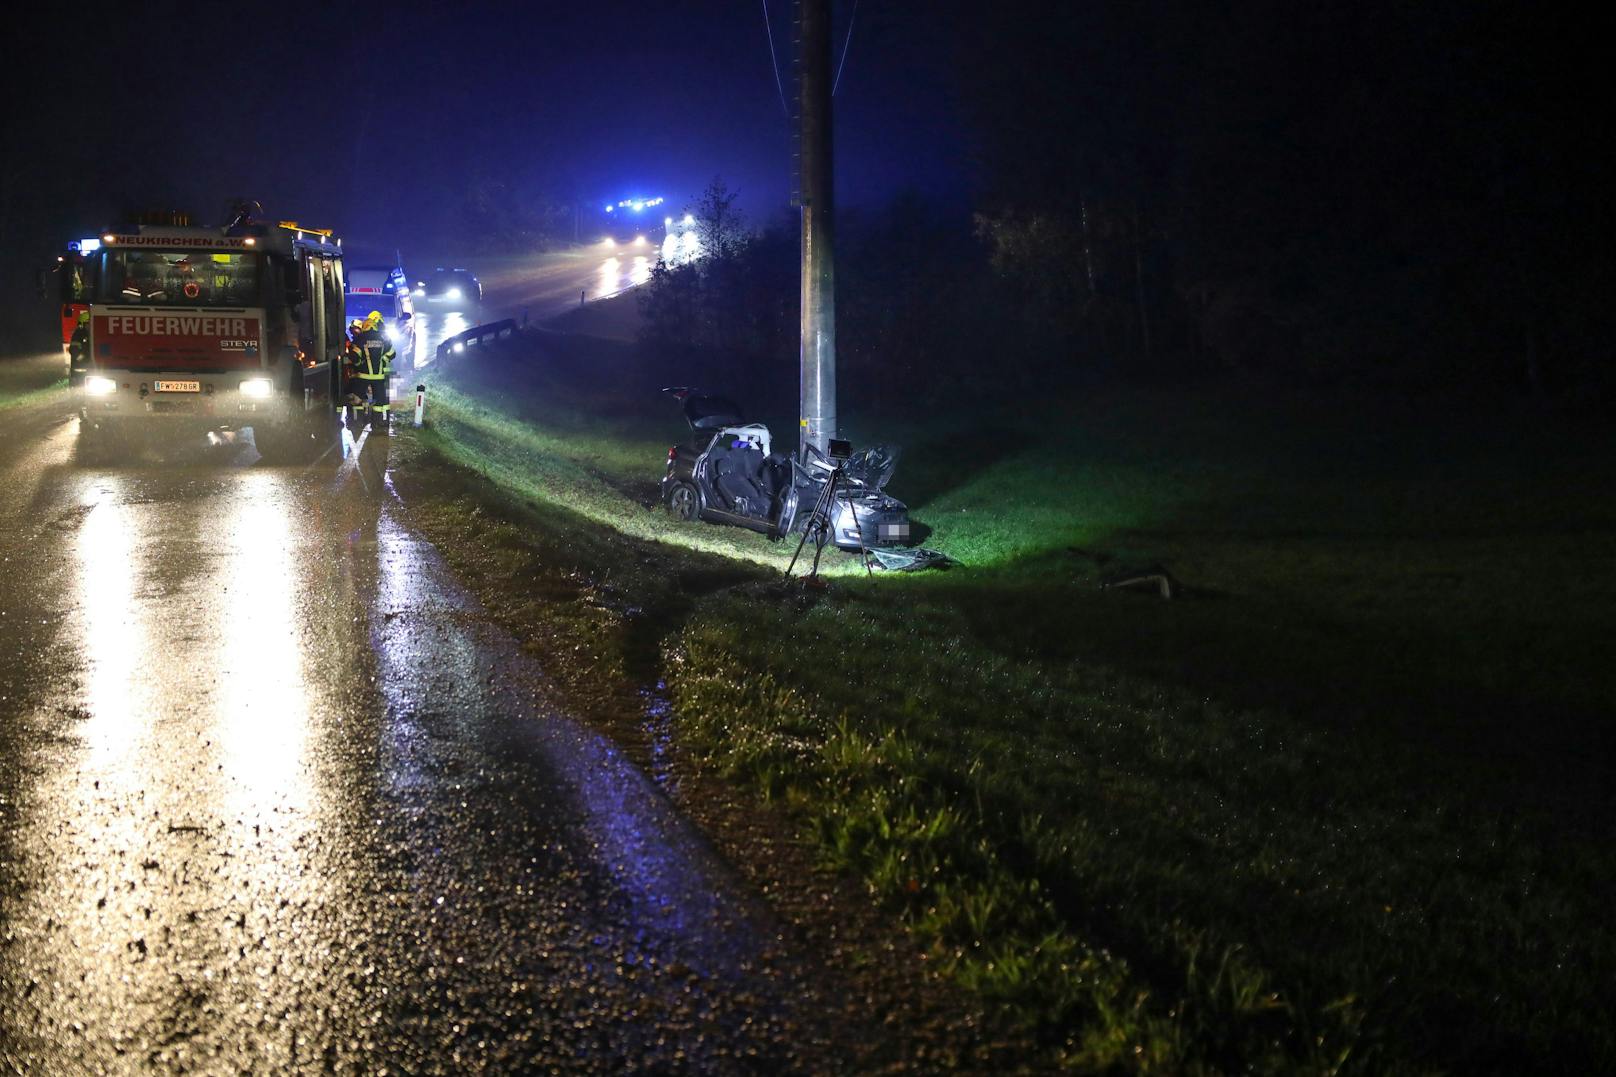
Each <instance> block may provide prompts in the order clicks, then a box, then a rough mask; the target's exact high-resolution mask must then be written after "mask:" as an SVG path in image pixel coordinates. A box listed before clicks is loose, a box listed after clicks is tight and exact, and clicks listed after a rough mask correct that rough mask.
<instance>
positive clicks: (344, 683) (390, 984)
mask: <svg viewBox="0 0 1616 1077" xmlns="http://www.w3.org/2000/svg"><path fill="white" fill-rule="evenodd" d="M45 361H54V359H53V358H52V359H51V360H45ZM0 414H3V416H4V420H5V421H4V422H3V423H0V656H3V664H0V1071H9V1070H16V1071H18V1072H86V1071H88V1072H98V1071H103V1070H105V1071H128V1070H131V1069H149V1068H157V1069H161V1070H165V1071H205V1072H238V1071H254V1072H270V1071H284V1070H288V1069H301V1068H307V1069H322V1070H323V1069H328V1068H335V1069H339V1070H346V1069H361V1070H366V1071H377V1070H381V1069H391V1070H395V1071H396V1070H403V1071H415V1072H422V1071H427V1072H430V1071H445V1072H448V1071H453V1072H464V1071H467V1070H473V1069H477V1068H483V1067H487V1068H493V1069H498V1070H501V1071H513V1070H531V1069H540V1070H544V1069H550V1068H556V1069H559V1070H563V1071H598V1072H623V1071H638V1072H703V1073H706V1072H759V1071H763V1070H773V1071H780V1072H823V1071H830V1070H836V1069H839V1068H841V1065H840V1064H839V1063H838V1062H837V1059H838V1057H839V1056H838V1055H837V1054H836V1051H837V1050H838V1041H843V1042H846V1041H848V1040H849V1038H850V1037H861V1036H863V1035H864V1033H863V1032H861V1031H859V1030H858V1029H857V1028H850V1027H847V1025H846V1023H845V1021H844V1020H843V1019H842V1018H840V1017H838V1018H836V1019H835V1022H834V1024H835V1026H836V1027H832V1024H833V1022H832V1020H830V1019H828V1018H826V1017H825V1016H824V1014H826V1013H827V1012H832V1011H836V1010H837V1009H838V1007H837V1006H835V1005H831V1004H829V999H828V996H829V995H830V994H832V993H834V992H835V991H836V990H837V989H836V988H835V987H834V986H827V978H826V977H825V976H824V975H823V974H822V973H821V972H819V971H817V970H816V967H815V966H814V965H813V964H812V962H811V960H809V959H808V958H806V957H804V956H803V955H799V954H794V953H793V952H791V948H790V946H789V945H788V944H786V943H784V942H782V941H781V940H782V937H783V935H782V930H781V928H780V926H779V925H778V924H776V923H775V922H774V921H773V920H772V919H771V918H770V916H769V914H768V913H767V911H766V910H765V909H764V907H763V906H762V905H761V903H760V902H759V901H758V900H757V899H756V898H755V897H754V896H753V895H752V894H751V893H749V892H748V891H747V890H746V888H745V887H744V885H743V884H741V883H740V882H739V881H738V879H737V877H736V875H735V874H734V873H733V871H732V870H731V869H730V868H729V867H728V866H727V865H726V864H724V863H723V862H721V860H720V859H719V858H718V857H717V856H716V855H715V854H713V853H712V852H711V851H710V849H709V847H708V846H707V845H706V844H705V842H704V841H703V840H702V839H701V838H700V837H699V836H698V835H697V834H695V833H694V832H693V831H692V829H691V828H690V827H689V826H688V825H686V824H685V823H684V822H683V821H682V820H681V819H680V818H679V817H678V816H677V814H676V813H675V812H674V811H673V810H672V809H671V808H670V806H669V804H668V803H667V801H665V800H664V799H663V797H662V796H661V794H660V793H659V792H658V790H657V789H656V788H655V786H654V784H653V783H652V782H651V781H650V780H648V779H647V778H646V777H644V776H643V775H642V774H641V773H640V772H638V771H637V770H636V769H635V768H634V767H632V766H631V765H630V764H629V763H628V762H627V761H626V760H625V759H624V758H623V756H622V755H621V754H620V753H619V752H618V751H617V750H616V749H615V747H614V746H613V745H611V744H610V743H609V742H606V741H604V740H602V739H601V738H599V737H597V736H595V735H593V734H591V733H589V732H588V731H586V730H584V729H583V728H581V727H580V726H578V725H576V724H574V723H573V722H571V721H569V720H568V719H567V718H566V717H565V716H564V715H562V714H559V713H558V712H557V711H556V709H555V708H554V707H553V706H552V705H551V704H550V703H549V702H548V699H549V698H550V694H549V692H548V689H547V687H546V682H545V678H544V675H543V672H542V671H541V670H538V669H536V668H534V666H533V664H532V663H531V662H530V661H529V660H528V659H527V658H526V657H524V656H523V655H522V654H521V652H520V651H519V650H518V649H517V648H516V647H515V646H514V645H513V642H512V641H511V640H510V639H509V638H508V637H505V636H503V635H502V634H501V633H500V632H499V631H497V630H496V629H494V628H492V627H491V626H490V625H489V624H488V623H487V622H486V621H485V619H484V618H483V617H482V616H481V615H480V613H479V610H478V608H477V606H476V603H475V601H474V600H473V599H471V598H470V597H469V596H468V595H467V594H466V593H465V592H464V591H463V590H461V589H460V588H459V587H458V586H457V585H456V583H455V582H454V581H453V579H451V578H450V577H449V576H448V574H447V571H446V570H445V568H444V567H443V565H442V563H441V562H440V560H439V559H438V557H437V555H436V553H435V551H434V550H433V549H432V548H431V547H430V546H429V545H428V544H426V543H425V542H424V541H423V540H422V539H420V538H419V537H417V536H416V535H414V534H413V533H412V532H411V531H410V529H409V527H408V525H407V523H406V522H405V520H406V518H407V510H405V509H404V508H402V507H401V505H400V503H399V501H398V500H397V498H396V495H395V494H394V493H393V492H392V490H391V485H390V482H389V479H388V466H389V461H388V456H389V452H388V448H389V447H388V443H387V441H386V439H383V438H377V437H363V438H361V439H360V441H359V442H358V444H357V445H356V446H355V448H354V451H352V452H350V453H349V454H348V455H347V456H346V458H342V457H339V456H337V455H335V454H333V455H331V456H328V457H327V458H326V459H324V460H321V461H320V462H318V463H317V464H315V465H313V466H309V467H301V468H274V467H268V466H265V465H263V464H262V463H260V462H259V461H258V459H257V453H256V451H255V450H254V449H253V448H252V447H251V444H250V439H247V438H245V437H244V438H243V439H242V440H241V441H240V442H239V443H235V442H231V443H226V444H223V445H216V446H208V445H205V444H203V443H202V442H200V441H199V440H198V441H194V442H191V443H187V444H185V445H183V446H179V447H172V446H171V447H168V448H165V449H164V450H163V451H162V452H151V451H140V452H134V453H131V454H130V456H129V457H128V458H127V459H125V460H122V461H120V462H119V463H118V464H117V465H116V466H106V465H91V464H89V463H86V462H81V461H80V460H79V459H78V456H77V453H76V441H77V420H76V419H74V418H72V417H70V415H69V413H68V407H67V406H66V404H65V403H64V402H63V401H61V400H56V401H48V402H45V403H43V404H37V405H30V406H28V407H24V408H17V409H12V410H11V411H8V412H5V413H0Z"/></svg>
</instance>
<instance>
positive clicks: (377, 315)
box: [365, 310, 382, 329]
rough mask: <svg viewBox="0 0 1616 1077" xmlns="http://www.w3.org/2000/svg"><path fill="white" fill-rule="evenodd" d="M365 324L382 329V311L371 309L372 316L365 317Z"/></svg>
mask: <svg viewBox="0 0 1616 1077" xmlns="http://www.w3.org/2000/svg"><path fill="white" fill-rule="evenodd" d="M365 324H366V325H368V326H370V327H372V328H374V329H380V328H381V327H382V312H381V311H379V310H373V311H371V312H370V317H368V318H366V319H365Z"/></svg>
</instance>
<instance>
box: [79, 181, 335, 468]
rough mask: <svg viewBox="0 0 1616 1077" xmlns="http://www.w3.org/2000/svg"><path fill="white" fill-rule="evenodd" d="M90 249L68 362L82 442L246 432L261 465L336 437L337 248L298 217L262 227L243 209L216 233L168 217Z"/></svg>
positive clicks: (122, 230) (112, 233) (124, 230)
mask: <svg viewBox="0 0 1616 1077" xmlns="http://www.w3.org/2000/svg"><path fill="white" fill-rule="evenodd" d="M100 241H101V242H100V249H99V250H96V251H94V252H92V253H89V254H86V255H84V258H85V262H86V268H87V279H88V282H89V289H90V295H89V298H90V304H89V315H90V317H89V324H88V333H87V334H83V336H84V339H83V340H82V341H80V344H81V345H82V359H80V360H77V361H75V362H74V365H75V367H76V368H77V369H76V370H75V372H74V373H75V376H74V379H73V381H74V385H73V390H74V392H76V393H77V394H78V395H79V398H80V400H79V405H80V416H81V418H82V419H83V423H82V425H81V431H82V435H83V436H85V437H87V438H89V439H91V441H92V442H94V441H96V440H101V439H109V438H114V437H116V436H117V435H118V434H119V433H126V432H129V431H130V430H131V428H133V427H136V426H143V427H145V428H148V429H149V428H151V427H153V426H156V425H158V424H167V425H183V424H185V423H187V422H189V423H192V424H195V425H199V426H207V427H209V428H225V427H230V428H240V427H252V430H253V440H254V442H255V443H256V444H257V446H258V451H259V452H260V453H261V454H262V455H263V456H265V457H266V458H269V459H280V458H294V457H296V456H298V455H300V454H303V453H305V452H306V453H310V454H312V453H314V452H317V451H319V450H320V449H321V448H323V447H324V446H325V445H327V444H329V443H330V442H331V441H333V440H334V439H335V438H336V436H337V435H338V433H339V430H338V422H337V411H338V409H339V407H340V404H341V400H342V395H341V389H342V370H341V366H342V359H343V340H344V336H343V333H344V329H345V326H344V321H343V288H342V246H341V241H340V240H334V239H333V238H332V235H331V233H330V232H329V231H327V230H324V229H318V228H308V227H305V226H303V225H300V224H298V223H297V222H295V221H281V222H279V223H278V224H268V223H261V222H259V221H256V220H254V219H253V217H252V214H251V212H250V211H249V209H248V208H245V207H243V208H241V209H239V210H238V211H237V212H236V213H235V215H234V217H233V218H232V220H231V222H230V223H229V224H227V225H226V226H224V227H222V228H205V227H193V226H191V225H190V223H189V221H188V220H187V219H186V218H184V217H183V216H181V215H179V214H171V215H165V216H164V218H162V219H158V220H155V221H154V220H153V219H152V218H147V219H146V221H145V222H143V223H140V224H135V225H128V226H122V227H117V228H113V229H111V230H109V231H107V232H106V233H105V234H103V235H102V236H101V237H100ZM73 350H74V349H73V346H72V344H70V346H69V352H70V354H71V353H72V352H73Z"/></svg>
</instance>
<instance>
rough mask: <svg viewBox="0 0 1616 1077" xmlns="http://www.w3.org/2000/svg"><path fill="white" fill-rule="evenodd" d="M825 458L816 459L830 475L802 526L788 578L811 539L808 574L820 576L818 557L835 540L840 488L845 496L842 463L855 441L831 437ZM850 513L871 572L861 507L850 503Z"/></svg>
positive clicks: (866, 565) (861, 551)
mask: <svg viewBox="0 0 1616 1077" xmlns="http://www.w3.org/2000/svg"><path fill="white" fill-rule="evenodd" d="M824 456H825V458H824V460H816V461H814V462H815V464H816V465H818V466H819V467H820V468H821V469H823V470H826V471H829V472H830V474H829V475H828V476H826V478H825V480H824V486H823V487H822V488H821V489H820V491H819V496H818V497H817V498H815V499H814V507H813V510H812V511H811V512H810V513H809V514H808V519H807V522H806V523H804V524H803V526H802V538H800V539H798V540H797V552H796V553H794V554H792V555H791V564H789V565H787V566H786V575H787V576H788V577H789V576H790V575H791V573H792V570H793V569H795V568H796V567H797V558H799V557H801V556H802V548H803V546H805V545H806V544H807V543H808V542H809V541H810V540H811V541H812V542H813V544H814V563H813V567H812V568H811V569H809V570H808V577H809V578H810V579H814V580H817V579H818V577H819V557H820V555H821V554H822V553H824V552H825V546H826V544H827V543H829V542H831V541H832V531H833V529H834V527H835V522H834V518H835V516H836V498H837V493H838V491H841V493H842V495H843V497H844V498H845V496H846V487H847V476H846V474H845V472H844V471H843V465H844V464H846V463H847V461H848V460H850V459H852V457H853V443H852V442H851V441H844V440H843V439H841V438H831V439H830V440H829V441H827V442H826V443H825V453H824ZM847 510H848V515H849V517H850V518H851V519H852V522H853V528H854V532H855V534H856V535H857V537H858V545H859V553H860V554H862V555H864V571H865V573H866V574H868V573H869V571H870V563H869V550H868V549H867V548H866V545H865V541H864V526H863V524H862V522H861V521H860V520H859V517H858V509H857V508H855V507H854V506H853V505H852V503H851V502H849V503H848V505H847Z"/></svg>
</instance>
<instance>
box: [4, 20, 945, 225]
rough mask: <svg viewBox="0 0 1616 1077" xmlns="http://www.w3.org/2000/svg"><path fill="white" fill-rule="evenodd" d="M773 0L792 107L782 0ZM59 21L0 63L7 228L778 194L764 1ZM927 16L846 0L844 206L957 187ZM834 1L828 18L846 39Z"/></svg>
mask: <svg viewBox="0 0 1616 1077" xmlns="http://www.w3.org/2000/svg"><path fill="white" fill-rule="evenodd" d="M770 8H771V15H772V17H773V18H772V23H773V27H774V33H775V48H776V51H777V55H778V57H779V61H780V65H781V77H782V79H783V80H784V84H785V88H786V92H787V94H788V96H789V94H790V92H791V81H790V80H791V67H790V59H791V57H790V49H791V21H792V11H791V3H790V0H774V2H773V3H772V4H771V5H770ZM73 10H74V12H75V17H74V19H73V20H72V22H71V25H69V24H68V23H66V22H63V23H60V24H48V25H40V26H37V27H36V29H35V30H34V31H33V32H32V33H31V34H25V35H23V36H24V38H27V39H31V40H32V41H34V42H35V43H36V44H37V45H38V46H39V47H38V48H33V49H29V50H28V51H27V52H25V53H23V54H21V55H14V56H13V57H12V58H11V63H12V66H11V68H10V71H9V75H8V77H9V78H12V79H15V80H17V81H18V83H19V90H18V92H19V93H20V94H21V95H22V96H23V97H25V98H27V99H29V100H31V101H32V102H34V103H35V104H36V105H37V107H35V108H30V109H28V110H25V111H24V112H23V113H21V114H19V115H13V116H12V117H10V119H9V120H8V126H9V127H10V128H11V132H10V133H8V135H7V137H6V139H5V150H6V159H7V165H6V167H7V172H8V175H7V181H8V190H7V195H8V201H9V205H8V206H7V217H8V224H10V225H11V227H12V228H13V229H14V228H16V227H17V226H18V225H19V223H20V222H21V221H24V220H31V219H37V217H38V215H40V214H42V213H43V214H46V215H48V216H49V217H51V218H52V219H53V221H55V222H59V224H60V226H61V227H63V228H65V229H67V230H68V231H76V230H77V229H78V225H77V224H75V223H73V222H77V221H82V223H83V225H84V226H85V227H86V228H89V229H93V228H95V227H99V225H98V223H97V222H98V221H100V220H102V219H103V218H104V217H105V216H106V215H108V214H112V213H115V212H117V211H118V210H120V209H122V208H124V207H129V206H148V205H149V206H165V205H170V204H173V205H178V206H181V207H190V208H192V209H193V211H194V212H196V213H197V214H198V215H199V216H201V217H204V218H212V217H214V216H217V215H218V213H219V212H220V207H221V205H222V203H223V201H224V200H226V199H228V198H230V197H232V196H234V195H238V194H240V195H250V196H252V197H256V198H259V199H260V200H262V201H263V202H264V203H265V207H266V210H268V211H269V212H270V213H272V214H283V215H289V216H298V217H301V218H303V219H305V220H310V221H314V220H318V221H330V222H333V223H335V224H336V226H337V227H338V228H339V229H340V230H341V231H342V232H343V233H344V234H346V235H348V236H349V237H351V238H352V239H364V238H370V237H375V238H383V237H402V238H403V239H404V240H405V241H407V240H408V239H409V238H410V237H413V236H415V235H425V234H430V233H431V232H432V231H433V230H434V229H435V228H436V227H437V226H438V225H439V224H440V222H441V217H442V214H443V208H444V206H445V204H446V201H447V199H448V198H449V197H450V196H451V195H452V194H453V193H455V192H456V191H458V190H460V189H461V188H462V187H463V186H464V184H465V183H466V181H467V178H468V176H473V175H486V176H490V177H496V178H500V179H509V180H512V181H514V186H515V188H516V189H518V190H520V189H523V188H524V187H526V188H531V189H539V188H544V189H548V190H550V191H553V192H554V193H555V195H556V196H557V197H560V198H564V199H571V198H577V199H579V200H581V201H584V202H586V203H588V204H590V205H593V204H595V203H597V202H601V201H604V200H607V199H612V198H617V197H624V196H627V195H632V194H645V195H654V194H662V195H665V196H666V197H668V199H669V201H670V202H671V203H673V204H674V205H675V207H677V206H679V205H683V204H684V203H685V202H686V201H688V200H690V199H691V198H693V197H694V196H695V195H696V194H698V193H699V192H700V190H701V189H702V187H703V186H704V185H705V184H706V182H707V181H708V180H709V179H710V178H711V177H712V176H714V175H721V176H723V177H724V178H725V180H726V181H727V182H728V184H729V186H730V187H731V189H732V190H739V191H740V192H741V195H742V201H743V204H744V205H745V207H746V209H747V210H748V212H749V213H750V214H751V215H752V216H753V218H754V219H763V218H767V217H768V216H770V215H771V214H772V213H774V212H776V211H777V210H778V209H779V208H781V207H783V206H785V205H786V203H787V201H788V199H789V195H790V182H791V181H790V158H789V155H790V131H789V127H788V123H787V120H786V117H785V115H784V113H783V108H782V105H781V102H780V97H779V94H778V92H777V90H776V88H775V81H774V74H773V72H772V71H771V68H770V63H769V45H768V39H767V37H766V36H765V25H764V18H763V8H762V5H761V3H737V2H730V0H695V2H681V3H678V4H652V3H609V4H603V5H593V6H588V7H579V6H568V7H564V6H562V5H554V4H534V3H474V4H466V5H447V4H396V3H395V4H385V5H384V4H380V3H376V4H343V5H338V6H308V5H302V6H300V5H295V4H294V5H273V6H271V5H264V6H260V7H257V8H255V9H253V10H254V11H255V12H256V14H254V15H253V16H251V17H248V18H244V19H239V20H238V19H233V18H232V17H231V16H230V11H231V8H230V7H229V6H228V5H223V6H207V5H194V4H183V5H176V4H171V3H161V2H156V3H141V4H123V5H112V6H103V5H94V4H92V5H89V6H88V8H87V9H86V8H84V7H80V6H75V7H74V9H73ZM932 10H934V8H933V6H931V5H926V4H924V3H918V2H914V0H906V2H901V3H893V2H882V0H877V2H872V3H869V4H865V5H864V9H863V10H861V11H859V12H858V13H857V18H856V20H855V22H856V29H855V33H854V37H853V39H852V45H851V50H850V52H849V55H848V60H847V65H846V70H845V75H844V78H843V82H842V84H841V87H840V91H839V93H838V95H837V102H836V103H837V107H838V148H839V152H840V166H841V167H840V177H839V179H840V183H841V189H840V195H841V198H842V200H843V201H844V202H845V203H849V204H857V203H860V202H869V201H878V200H881V199H883V198H885V197H887V196H888V195H890V194H891V193H892V192H894V191H896V190H899V189H902V188H906V187H916V188H919V189H920V190H922V191H925V192H927V193H930V194H935V195H942V196H948V197H953V198H956V199H957V198H958V196H960V195H961V194H962V192H963V190H964V188H965V179H964V161H965V157H966V154H965V152H964V147H963V139H962V136H961V135H960V133H959V126H958V123H957V121H956V118H955V104H954V98H955V94H954V92H953V88H952V81H951V78H950V75H949V70H950V66H951V55H950V48H949V47H948V46H947V45H946V44H944V43H943V40H942V36H941V34H940V32H939V30H938V29H937V25H938V24H937V23H936V22H935V20H934V19H933V18H932V17H931V16H930V15H929V14H927V13H928V12H929V11H932ZM86 11H88V14H85V15H83V17H82V18H81V17H79V15H78V13H80V12H86ZM852 11H853V8H852V5H851V4H850V3H849V4H846V5H842V6H839V7H838V13H837V20H836V22H837V34H838V37H837V47H838V52H839V50H840V46H841V42H842V40H843V38H842V34H843V33H844V32H845V27H846V25H847V20H848V17H849V15H850V14H851V13H852ZM64 60H71V63H70V64H64V63H63V61H64ZM25 231H26V229H25ZM12 235H15V236H17V237H18V238H23V236H22V234H19V233H16V232H12ZM385 241H386V242H393V241H396V240H393V239H386V240H385Z"/></svg>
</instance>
